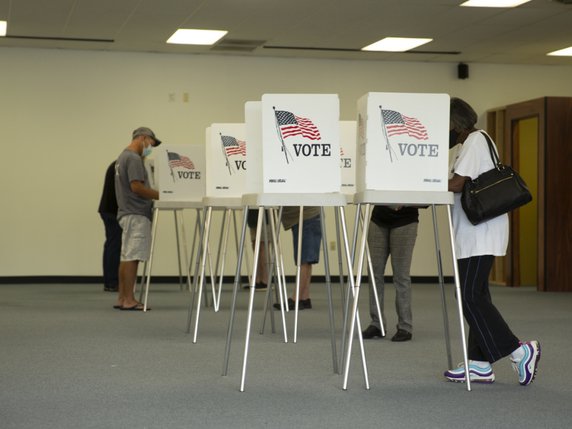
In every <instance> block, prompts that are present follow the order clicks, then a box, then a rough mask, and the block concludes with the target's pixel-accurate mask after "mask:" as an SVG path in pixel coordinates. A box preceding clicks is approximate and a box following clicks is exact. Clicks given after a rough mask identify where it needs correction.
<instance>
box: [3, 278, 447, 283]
mask: <svg viewBox="0 0 572 429" xmlns="http://www.w3.org/2000/svg"><path fill="white" fill-rule="evenodd" d="M330 279H331V281H332V283H339V282H340V277H339V276H331V277H330ZM151 280H152V281H153V282H155V283H179V282H180V279H179V277H178V276H153V277H152V278H151ZM384 280H385V281H386V282H387V283H392V282H393V277H392V276H385V278H384ZM444 280H445V283H453V276H445V279H444ZM138 281H141V278H140V277H139V278H138ZM191 281H192V279H191ZM286 281H287V282H289V283H293V282H294V281H296V277H295V276H286ZM325 281H326V277H325V276H312V282H314V283H325ZM233 282H234V276H224V277H223V283H230V284H232V283H233ZM241 282H242V283H247V282H248V277H246V276H242V278H241ZM362 282H363V283H366V282H368V277H367V276H364V277H362ZM438 282H439V277H438V276H411V283H438ZM57 283H62V284H72V283H79V284H98V283H101V284H102V283H103V278H102V277H101V276H0V284H57Z"/></svg>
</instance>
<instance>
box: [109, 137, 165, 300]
mask: <svg viewBox="0 0 572 429" xmlns="http://www.w3.org/2000/svg"><path fill="white" fill-rule="evenodd" d="M160 144H161V140H159V139H158V138H157V137H155V133H154V132H153V131H151V130H150V129H149V128H146V127H140V128H137V129H136V130H134V131H133V134H132V140H131V143H130V144H129V145H128V146H127V147H126V148H125V149H124V150H123V152H121V154H120V155H119V158H117V162H116V163H115V192H116V194H117V206H118V211H117V219H118V220H119V224H120V225H121V228H122V229H123V235H122V244H121V261H120V263H119V295H118V297H117V304H116V305H114V308H119V309H121V310H128V311H142V310H143V305H142V304H141V303H140V302H138V301H137V300H135V297H134V295H133V288H134V286H135V281H136V279H137V268H138V265H139V261H147V259H148V258H149V253H150V250H151V218H152V212H153V201H152V200H157V199H159V193H158V192H157V191H156V190H154V189H152V188H151V187H149V178H148V176H147V170H146V169H145V166H144V164H143V158H144V157H146V156H148V155H150V153H151V150H152V148H153V147H156V146H159V145H160Z"/></svg>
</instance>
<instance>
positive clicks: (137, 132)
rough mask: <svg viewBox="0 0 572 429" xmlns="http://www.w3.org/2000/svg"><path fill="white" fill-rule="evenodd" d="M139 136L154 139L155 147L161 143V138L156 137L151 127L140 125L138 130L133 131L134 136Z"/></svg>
mask: <svg viewBox="0 0 572 429" xmlns="http://www.w3.org/2000/svg"><path fill="white" fill-rule="evenodd" d="M139 136H147V137H151V138H152V139H153V140H155V147H157V146H159V145H160V144H161V140H159V139H158V138H157V137H155V133H154V132H153V131H151V129H150V128H147V127H139V128H137V129H136V130H134V131H133V138H135V137H139Z"/></svg>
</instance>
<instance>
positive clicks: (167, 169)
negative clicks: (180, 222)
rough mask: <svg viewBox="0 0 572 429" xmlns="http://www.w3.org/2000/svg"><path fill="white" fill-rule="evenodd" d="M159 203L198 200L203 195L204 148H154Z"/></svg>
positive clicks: (185, 146)
mask: <svg viewBox="0 0 572 429" xmlns="http://www.w3.org/2000/svg"><path fill="white" fill-rule="evenodd" d="M155 165H156V167H157V172H158V184H159V200H160V201H181V202H182V201H201V200H202V198H203V197H204V196H205V169H206V161H205V148H204V146H201V145H165V144H163V145H161V146H160V147H158V148H157V149H155Z"/></svg>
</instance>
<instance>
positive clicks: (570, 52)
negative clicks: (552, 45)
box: [546, 46, 572, 57]
mask: <svg viewBox="0 0 572 429" xmlns="http://www.w3.org/2000/svg"><path fill="white" fill-rule="evenodd" d="M546 55H553V56H555V57H572V46H570V47H569V48H564V49H560V50H558V51H554V52H549V53H548V54H546Z"/></svg>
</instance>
